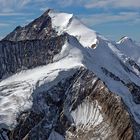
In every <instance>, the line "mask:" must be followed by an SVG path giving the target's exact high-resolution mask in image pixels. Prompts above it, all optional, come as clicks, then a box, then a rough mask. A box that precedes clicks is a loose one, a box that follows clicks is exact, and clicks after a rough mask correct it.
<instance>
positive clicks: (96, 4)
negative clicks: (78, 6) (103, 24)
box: [85, 0, 140, 8]
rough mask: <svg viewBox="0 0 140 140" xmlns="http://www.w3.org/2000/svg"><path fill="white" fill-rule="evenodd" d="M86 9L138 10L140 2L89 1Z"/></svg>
mask: <svg viewBox="0 0 140 140" xmlns="http://www.w3.org/2000/svg"><path fill="white" fill-rule="evenodd" d="M85 7H86V8H140V0H89V1H88V2H87V3H86V4H85Z"/></svg>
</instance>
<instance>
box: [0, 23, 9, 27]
mask: <svg viewBox="0 0 140 140" xmlns="http://www.w3.org/2000/svg"><path fill="white" fill-rule="evenodd" d="M6 26H9V24H8V23H0V27H6Z"/></svg>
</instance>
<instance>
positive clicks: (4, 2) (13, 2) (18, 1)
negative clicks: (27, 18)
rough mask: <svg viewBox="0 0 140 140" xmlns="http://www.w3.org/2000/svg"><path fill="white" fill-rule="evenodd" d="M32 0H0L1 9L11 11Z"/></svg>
mask: <svg viewBox="0 0 140 140" xmlns="http://www.w3.org/2000/svg"><path fill="white" fill-rule="evenodd" d="M29 2H31V0H0V6H1V8H0V11H1V12H11V11H15V10H17V9H20V8H23V7H24V6H26V5H27V4H28V3H29Z"/></svg>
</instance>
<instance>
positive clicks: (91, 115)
mask: <svg viewBox="0 0 140 140" xmlns="http://www.w3.org/2000/svg"><path fill="white" fill-rule="evenodd" d="M43 86H46V85H43ZM40 89H42V87H39V88H38V89H36V91H34V93H33V94H32V96H33V106H32V109H31V110H29V111H27V112H23V113H22V114H21V115H20V116H19V117H18V125H17V127H16V128H15V129H14V130H12V131H11V132H9V133H8V135H9V139H10V140H21V139H23V140H39V139H41V140H46V139H48V140H56V139H57V138H60V139H66V140H85V139H87V140H91V139H93V140H94V139H95V140H97V139H104V140H112V139H113V140H131V139H133V129H132V124H131V120H130V116H129V114H128V112H127V111H126V109H125V107H124V105H123V102H122V101H121V98H120V97H118V96H116V95H115V94H114V93H112V92H110V91H109V90H108V88H107V87H106V86H105V84H104V83H103V82H102V81H101V80H100V79H99V78H97V77H96V75H95V74H94V73H92V72H90V71H88V70H86V69H85V68H81V69H79V70H77V72H76V73H75V74H74V75H73V76H72V77H70V78H67V79H65V80H63V81H61V82H59V83H58V84H57V85H56V86H54V87H52V88H51V89H49V90H47V91H46V90H44V91H42V90H40ZM119 122H121V123H119ZM5 133H6V132H5Z"/></svg>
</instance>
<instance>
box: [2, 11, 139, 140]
mask: <svg viewBox="0 0 140 140" xmlns="http://www.w3.org/2000/svg"><path fill="white" fill-rule="evenodd" d="M129 41H130V42H129ZM131 45H134V43H133V41H131V40H130V39H129V38H128V37H124V38H122V39H121V40H120V42H118V43H115V42H113V41H110V40H107V39H106V38H104V37H102V36H101V35H100V34H98V33H97V32H95V31H94V30H92V29H90V28H88V27H86V26H85V25H84V24H83V23H82V22H81V21H80V20H78V19H77V18H76V17H75V16H74V15H73V14H67V13H60V12H56V11H54V10H50V9H49V10H47V11H46V12H45V13H44V14H43V15H41V16H40V17H39V18H37V19H35V20H34V21H33V22H31V23H29V24H28V25H26V26H25V27H18V28H16V29H15V30H14V31H13V32H12V33H10V34H9V35H8V36H7V37H6V38H5V39H4V40H3V41H0V66H1V67H0V76H1V77H0V78H1V81H0V139H1V138H2V140H5V139H8V138H6V137H10V139H9V140H15V139H17V140H20V139H28V137H29V138H30V139H33V140H34V139H36V138H38V139H41V140H46V139H48V140H56V139H59V138H60V140H64V139H65V138H66V140H73V139H74V140H79V139H80V140H81V139H84V140H85V139H98V137H101V139H103V140H105V139H110V138H111V139H117V140H118V139H122V137H125V138H124V140H131V139H132V136H133V135H134V134H133V131H132V130H133V129H132V128H131V124H132V125H133V126H134V127H135V128H136V133H138V134H135V135H136V136H137V137H138V138H139V137H140V134H139V132H137V130H139V128H140V127H139V124H140V118H139V116H140V111H139V107H140V95H139V93H140V67H139V65H137V64H136V63H135V62H137V61H134V60H140V59H139V52H140V50H139V49H136V48H137V47H136V46H133V47H134V49H133V50H135V51H134V52H133V53H132V51H131V49H132V47H131ZM128 48H129V49H128ZM132 54H133V55H132ZM135 56H137V57H135ZM131 58H132V59H131ZM133 59H134V60H133ZM24 67H25V68H24ZM8 74H9V75H8ZM11 74H12V75H11ZM5 75H8V76H7V78H5V79H4V78H3V76H5ZM124 105H125V106H126V107H124ZM1 108H2V109H1ZM128 114H129V115H128ZM129 118H131V119H129ZM131 120H132V121H131ZM120 126H121V127H120ZM137 127H138V128H137ZM106 128H107V129H106ZM135 128H134V129H135ZM81 130H82V131H81ZM83 130H84V131H83ZM106 130H107V131H106ZM9 131H10V132H9ZM79 132H80V133H79ZM126 132H130V133H126ZM9 133H10V134H9ZM81 134H82V135H81ZM91 134H93V135H91ZM118 134H120V136H118ZM78 135H81V136H80V137H79V136H78ZM77 136H78V137H77ZM83 136H84V137H83ZM96 136H97V137H96ZM3 137H4V138H3ZM17 137H18V138H17ZM67 137H68V138H67ZM129 137H130V138H129ZM11 138H12V139H11ZM136 140H137V139H136ZM138 140H139V139H138Z"/></svg>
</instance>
